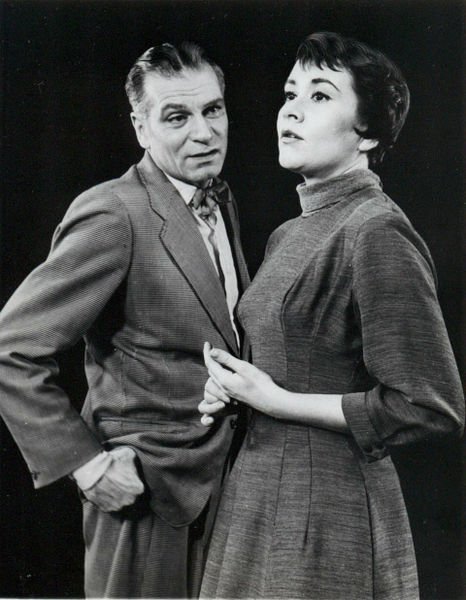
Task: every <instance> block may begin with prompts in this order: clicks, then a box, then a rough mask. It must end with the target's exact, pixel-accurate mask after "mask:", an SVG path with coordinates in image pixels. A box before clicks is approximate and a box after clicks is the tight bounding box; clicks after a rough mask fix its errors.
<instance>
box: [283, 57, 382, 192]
mask: <svg viewBox="0 0 466 600" xmlns="http://www.w3.org/2000/svg"><path fill="white" fill-rule="evenodd" d="M352 84H353V76H352V75H351V73H350V72H349V71H347V70H345V69H342V70H341V71H332V70H331V69H329V68H328V67H326V66H324V65H322V68H319V67H317V66H316V65H314V64H310V65H306V66H305V67H303V66H301V64H300V63H299V62H297V63H296V64H295V66H294V67H293V70H292V71H291V73H290V76H289V78H288V80H287V82H286V84H285V103H284V105H283V106H282V108H281V109H280V112H279V113H278V119H277V131H278V148H279V162H280V165H281V166H282V167H284V168H285V169H289V170H290V171H294V172H296V173H299V174H300V175H302V176H303V177H304V179H305V181H306V182H307V183H314V182H317V181H323V180H325V179H328V178H329V177H334V176H336V175H340V174H341V173H344V172H346V171H350V170H353V169H357V168H367V166H368V160H367V149H370V148H368V146H370V145H371V144H372V147H373V142H371V140H364V139H363V138H361V137H360V136H359V135H358V134H357V133H356V131H355V127H356V128H359V127H361V126H362V128H363V124H361V123H360V122H359V120H358V110H357V109H358V99H357V96H356V93H355V91H354V89H353V85H352Z"/></svg>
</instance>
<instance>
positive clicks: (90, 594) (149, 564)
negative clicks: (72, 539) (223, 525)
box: [83, 494, 218, 598]
mask: <svg viewBox="0 0 466 600" xmlns="http://www.w3.org/2000/svg"><path fill="white" fill-rule="evenodd" d="M217 504H218V495H217V494H216V497H215V501H214V498H211V500H210V502H209V504H208V505H207V506H206V508H205V509H204V511H203V512H202V513H201V515H200V516H199V517H198V518H197V519H196V520H195V521H194V522H193V523H191V524H190V525H188V526H185V527H172V526H171V525H169V524H168V523H167V522H166V521H163V520H162V519H161V518H160V517H158V516H157V515H156V514H155V513H154V512H153V511H152V510H151V509H150V508H149V507H148V506H147V504H146V503H143V502H138V503H137V505H136V506H134V507H130V508H129V509H123V510H122V511H119V512H115V513H105V512H102V511H101V510H99V509H98V508H97V507H96V506H95V505H93V504H92V503H91V502H89V501H84V504H83V526H84V527H83V533H84V542H85V567H84V574H85V594H86V598H196V597H198V596H199V590H200V585H201V578H202V572H203V568H204V564H205V559H206V555H207V547H208V542H209V538H210V533H211V529H212V524H213V519H214V516H215V512H216V508H217ZM141 505H143V508H142V509H141ZM144 505H145V506H144Z"/></svg>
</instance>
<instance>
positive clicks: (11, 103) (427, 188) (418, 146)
mask: <svg viewBox="0 0 466 600" xmlns="http://www.w3.org/2000/svg"><path fill="white" fill-rule="evenodd" d="M0 11H1V12H0V19H1V25H0V26H1V35H2V53H1V67H2V68H1V71H0V72H1V75H2V82H1V89H2V91H3V94H2V97H1V115H2V116H1V121H0V124H1V128H2V142H3V143H2V174H1V182H2V188H3V195H2V200H3V202H2V210H1V244H0V250H1V255H0V257H1V271H0V273H1V282H2V290H1V295H2V299H1V301H2V303H3V302H4V301H5V300H6V299H7V298H8V297H9V296H10V294H11V293H12V292H13V291H14V289H15V288H16V286H17V285H18V284H19V283H20V282H21V280H22V279H23V278H24V277H25V276H26V275H27V274H28V273H29V272H30V271H31V269H33V268H34V267H35V266H36V265H37V264H38V263H39V262H40V261H42V260H43V259H44V258H45V256H46V254H47V251H48V248H49V243H50V238H51V235H52V232H53V230H54V228H55V226H56V225H57V224H58V222H59V220H60V219H61V217H62V215H63V213H64V211H65V210H66V208H67V206H68V205H69V203H70V202H71V201H72V199H73V198H74V197H75V196H76V195H77V194H78V193H79V192H81V191H83V190H84V189H86V188H88V187H90V186H91V185H94V184H96V183H98V182H101V181H103V180H105V179H109V178H113V177H117V176H119V175H120V174H122V173H123V172H124V171H126V169H127V168H128V167H129V165H130V164H132V163H134V162H136V161H137V160H138V159H139V157H140V156H141V151H140V148H139V147H138V145H137V143H136V140H135V137H134V134H133V131H132V127H131V124H130V120H129V116H128V115H129V108H128V105H127V101H126V97H125V94H124V89H123V85H124V79H125V77H126V74H127V72H128V70H129V68H130V67H131V64H132V63H133V62H134V60H135V59H136V57H137V56H139V55H140V54H141V53H142V52H143V51H144V50H146V49H147V48H148V47H150V46H152V45H154V44H159V43H162V42H164V41H171V42H172V43H175V44H176V43H178V42H180V41H182V40H184V39H190V40H192V41H196V42H198V43H200V44H201V45H202V46H203V47H204V48H205V49H206V50H207V51H208V53H209V54H210V55H211V56H212V57H213V58H214V59H215V60H216V61H217V62H218V63H219V64H220V65H221V66H222V67H223V69H224V71H225V75H226V81H227V96H226V97H227V106H228V111H229V116H230V147H229V148H230V149H229V155H228V158H227V162H226V165H225V169H224V174H225V177H226V179H227V180H228V181H229V183H230V185H231V187H232V189H233V191H234V193H235V195H236V197H237V199H238V203H239V206H240V210H241V216H242V235H243V245H244V249H245V254H246V257H247V259H248V262H249V266H250V270H251V273H252V274H253V273H254V272H255V271H256V269H257V267H258V265H259V264H260V261H261V258H262V255H263V250H264V246H265V242H266V239H267V237H268V235H269V234H270V232H271V231H272V230H273V229H274V228H275V227H276V226H277V225H278V224H279V223H281V222H282V221H283V220H285V219H287V218H290V217H292V216H295V215H296V214H297V213H298V211H299V207H298V201H297V196H296V193H295V190H294V188H295V186H296V184H297V183H299V179H298V178H297V177H296V176H294V175H292V174H290V173H287V172H285V171H283V170H282V169H280V168H279V167H278V164H277V150H276V139H275V118H276V113H277V110H278V108H279V106H280V103H281V100H282V86H283V82H284V80H285V77H286V75H287V74H288V71H289V70H290V68H291V66H292V64H293V57H294V54H295V51H296V48H297V45H298V43H299V42H300V41H301V40H302V39H303V38H304V37H305V35H307V34H308V33H310V32H312V31H318V30H330V31H338V32H340V33H343V34H345V35H351V36H354V37H356V38H358V39H360V40H362V41H365V42H367V43H369V44H371V45H374V46H376V47H378V48H379V49H381V50H382V51H384V52H386V53H387V54H388V55H389V56H391V57H392V58H393V59H394V60H395V62H397V63H398V64H399V66H400V67H401V68H402V70H403V71H404V74H405V76H406V78H407V80H408V83H409V86H410V89H411V93H412V108H411V112H410V115H409V117H408V121H407V124H406V126H405V128H404V130H403V132H402V134H401V137H400V140H399V142H398V144H397V147H396V149H395V152H394V154H393V155H392V156H391V157H389V158H388V159H387V160H386V162H385V163H384V165H383V167H382V168H381V169H379V170H378V172H379V174H380V175H381V177H382V180H383V182H384V188H385V191H387V192H388V193H389V194H390V195H391V196H392V198H393V199H394V200H395V201H396V202H398V203H399V204H400V206H401V207H402V208H403V209H404V210H405V212H406V213H407V214H408V216H409V217H410V219H411V220H412V222H413V224H414V225H415V227H416V228H417V229H418V231H419V232H420V233H421V235H422V236H423V237H424V238H425V240H426V242H427V243H428V245H429V247H430V249H431V251H432V254H433V257H434V260H435V263H436V266H437V269H438V274H439V298H440V302H441V305H442V308H443V311H444V315H445V319H446V322H447V327H448V329H449V332H450V336H451V340H452V344H453V347H454V350H455V353H456V356H457V358H458V362H459V364H460V365H463V364H464V346H463V345H462V341H463V339H464V329H463V330H462V328H461V313H462V265H463V264H464V258H463V256H462V253H463V251H464V248H463V247H462V239H463V234H464V226H463V221H464V214H463V202H464V197H465V194H464V191H465V190H464V152H463V151H464V147H463V135H464V119H463V109H462V102H463V98H464V89H463V87H462V85H463V84H462V82H463V57H464V52H463V38H462V27H463V22H464V6H463V4H462V3H461V2H456V1H454V0H452V1H449V0H436V1H433V0H432V1H427V0H424V1H420V2H419V1H411V0H405V1H394V0H390V1H388V0H387V1H377V0H371V1H366V0H361V1H356V0H353V1H341V0H340V1H336V0H327V1H313V2H311V1H306V0H299V1H285V0H280V1H279V0H277V1H272V0H248V1H243V2H240V1H234V0H230V1H225V0H206V1H201V0H191V1H184V0H172V1H171V2H166V1H163V2H162V1H156V0H153V1H145V2H140V1H138V0H132V1H116V0H113V1H112V2H107V1H89V0H86V1H84V0H83V1H75V0H70V1H66V0H62V1H58V2H57V1H55V2H46V1H42V0H36V1H32V0H31V1H25V0H23V1H4V2H3V3H2V4H1V5H0ZM463 323H464V321H463ZM82 350H83V349H82V346H81V345H78V347H76V348H74V349H72V350H71V351H70V352H69V353H67V354H66V355H64V356H63V357H62V358H61V363H62V368H63V374H62V380H63V385H64V386H65V387H66V389H67V390H68V391H69V393H70V396H71V398H72V400H73V402H74V403H75V404H76V406H77V407H79V406H80V404H81V402H82V399H83V397H84V394H85V383H84V381H83V376H82V371H81V356H82ZM465 374H466V373H465V372H464V370H463V376H464V375H465ZM5 400H6V399H4V398H0V402H3V401H5ZM0 452H1V454H0V486H1V487H0V596H3V597H7V596H9V597H12V596H13V597H62V598H64V597H80V596H82V583H81V579H82V562H83V558H82V553H83V549H82V542H81V531H80V508H79V502H78V500H77V497H76V493H75V490H74V488H73V484H72V483H71V482H69V481H67V480H66V481H65V480H62V481H60V482H57V483H55V484H53V485H51V486H49V487H48V488H45V489H42V490H38V491H34V490H33V488H32V484H31V480H30V477H29V474H28V471H27V468H26V466H25V464H24V462H23V460H22V458H21V457H20V455H19V452H18V451H17V449H16V446H15V445H14V443H13V441H12V440H11V438H10V435H9V433H8V431H7V430H6V428H5V427H4V426H3V425H0ZM395 459H396V463H397V465H398V468H399V472H400V477H401V481H402V486H403V489H404V492H405V496H406V500H407V504H408V509H409V514H410V518H411V523H412V528H413V534H414V540H415V544H416V548H417V553H418V561H419V571H420V577H421V588H422V592H423V597H424V598H429V599H430V598H432V599H434V598H435V599H442V600H447V599H450V598H452V599H453V598H461V597H463V593H462V584H461V573H462V571H463V568H462V562H463V560H462V554H461V539H462V537H464V536H463V535H462V520H461V513H462V442H457V441H456V442H447V443H444V444H437V445H434V446H433V445H432V444H431V445H429V446H427V445H418V446H415V447H412V448H409V449H406V450H404V451H403V452H402V453H401V452H400V453H399V454H397V455H396V457H395Z"/></svg>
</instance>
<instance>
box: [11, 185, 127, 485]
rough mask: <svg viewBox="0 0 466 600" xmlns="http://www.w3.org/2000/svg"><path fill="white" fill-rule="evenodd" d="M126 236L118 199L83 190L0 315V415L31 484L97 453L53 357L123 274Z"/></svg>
mask: <svg viewBox="0 0 466 600" xmlns="http://www.w3.org/2000/svg"><path fill="white" fill-rule="evenodd" d="M131 236H132V233H131V225H130V221H129V217H128V215H127V213H126V211H125V209H124V207H123V205H122V203H121V201H120V200H119V199H118V198H117V197H114V196H113V195H112V194H111V193H108V192H105V193H103V192H101V193H99V192H98V191H97V192H95V191H94V192H88V193H86V194H84V195H82V196H81V197H79V198H78V199H77V200H75V202H74V203H73V204H72V205H71V207H70V209H69V210H68V212H67V215H66V216H65V218H64V219H63V221H62V223H61V224H60V225H59V226H58V228H57V230H56V232H55V235H54V239H53V242H52V248H51V250H50V253H49V256H48V258H47V259H46V261H45V262H44V263H43V264H41V265H40V266H39V267H37V268H36V269H35V270H34V271H33V272H32V273H31V274H30V275H29V276H28V277H27V278H26V279H25V281H24V282H23V283H22V284H21V285H20V287H19V288H18V289H17V290H16V292H15V293H14V294H13V296H12V297H11V299H10V300H9V301H8V303H7V304H6V306H5V307H4V309H3V311H2V313H1V315H0V398H1V400H0V414H1V416H2V417H3V419H4V420H5V422H6V424H7V426H8V428H9V429H10V431H11V433H12V435H13V437H14V438H15V441H16V442H17V444H18V446H19V447H20V449H21V452H22V454H23V456H24V458H25V460H26V462H27V463H28V466H29V469H30V471H31V473H32V476H33V479H34V485H35V486H36V487H40V486H42V485H46V484H48V483H50V482H52V481H54V480H56V479H58V478H60V477H62V476H64V475H66V474H68V473H70V472H71V471H72V470H74V469H76V468H77V467H79V466H81V465H82V464H84V463H85V462H87V461H88V460H89V459H90V458H92V457H93V456H95V455H96V454H97V453H98V452H99V451H100V450H101V446H100V443H99V441H98V440H97V439H96V438H95V437H94V435H93V434H92V432H91V431H90V430H89V429H88V427H87V425H86V424H85V423H84V421H83V420H82V419H81V417H80V415H79V413H78V412H77V411H76V410H75V409H74V408H73V406H72V405H71V403H70V400H69V398H68V397H67V395H66V393H65V391H64V390H63V389H62V388H61V387H60V386H59V385H58V383H57V375H58V364H57V361H56V355H57V353H59V352H61V351H63V350H65V349H67V348H70V347H71V346H73V345H74V344H75V343H76V342H77V341H78V340H79V339H80V338H81V337H82V336H83V335H84V334H85V333H86V331H87V330H88V329H89V327H90V326H91V325H92V323H93V322H94V320H95V319H96V317H97V316H98V314H99V313H100V311H101V310H102V308H103V307H104V306H105V304H106V303H107V302H108V300H109V298H110V297H111V296H112V294H113V293H114V291H115V290H116V288H117V287H118V286H119V285H120V283H121V282H122V280H123V279H124V277H125V275H126V272H127V269H128V265H129V260H130V256H131V243H132V242H131Z"/></svg>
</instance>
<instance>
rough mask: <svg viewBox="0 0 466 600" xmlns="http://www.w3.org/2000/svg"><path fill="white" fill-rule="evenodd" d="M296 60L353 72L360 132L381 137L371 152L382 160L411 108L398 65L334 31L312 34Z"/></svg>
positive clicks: (374, 159) (373, 160) (372, 158)
mask: <svg viewBox="0 0 466 600" xmlns="http://www.w3.org/2000/svg"><path fill="white" fill-rule="evenodd" d="M296 60H297V61H298V62H299V63H300V64H301V65H302V66H303V67H304V66H306V65H310V64H315V65H317V67H321V66H322V65H324V66H326V67H328V68H329V69H332V70H334V71H336V70H340V69H342V68H343V69H346V70H347V71H349V72H350V73H351V75H352V76H353V81H354V84H353V85H354V91H355V93H356V95H357V97H358V111H359V118H360V119H361V121H362V122H363V123H364V125H365V129H364V130H362V131H361V130H357V133H358V134H359V135H361V136H362V137H364V138H367V139H375V140H378V142H379V143H378V145H377V147H376V148H374V149H373V150H371V151H370V152H369V162H370V163H371V164H375V163H377V162H380V161H382V159H383V157H384V155H385V152H386V151H387V150H389V149H390V148H392V146H393V145H394V143H395V141H396V139H397V137H398V134H399V133H400V131H401V128H402V127H403V124H404V122H405V119H406V115H407V114H408V109H409V89H408V86H407V84H406V81H405V79H404V77H403V75H402V73H401V71H400V70H399V69H398V67H397V66H396V65H395V64H394V63H393V62H392V61H391V60H390V59H388V58H387V57H386V56H385V55H384V54H382V52H379V51H378V50H374V49H372V48H370V47H369V46H367V45H366V44H363V43H361V42H358V41H357V40H354V39H351V38H346V37H343V36H341V35H339V34H338V33H330V32H319V33H313V34H311V35H309V36H308V37H307V38H306V39H305V40H304V42H303V43H302V44H301V45H300V46H299V48H298V52H297V55H296Z"/></svg>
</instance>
